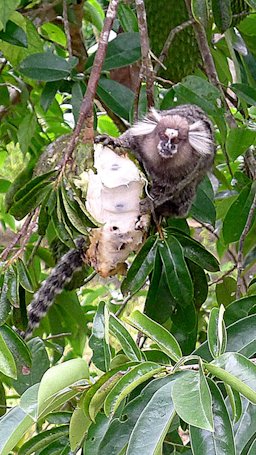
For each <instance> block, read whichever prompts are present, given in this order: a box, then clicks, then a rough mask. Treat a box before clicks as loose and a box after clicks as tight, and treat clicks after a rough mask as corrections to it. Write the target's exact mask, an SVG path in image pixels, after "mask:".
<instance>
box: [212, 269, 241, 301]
mask: <svg viewBox="0 0 256 455" xmlns="http://www.w3.org/2000/svg"><path fill="white" fill-rule="evenodd" d="M236 287H237V283H236V280H235V279H234V278H233V277H231V276H225V277H224V278H223V279H222V281H221V282H220V283H217V284H216V288H215V292H216V298H217V302H218V304H219V305H224V306H225V307H226V306H227V305H229V304H230V303H231V302H232V301H233V300H234V295H235V293H236Z"/></svg>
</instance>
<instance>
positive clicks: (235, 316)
mask: <svg viewBox="0 0 256 455" xmlns="http://www.w3.org/2000/svg"><path fill="white" fill-rule="evenodd" d="M254 307H256V295H251V296H249V297H243V298H242V299H238V300H235V301H234V302H232V303H230V304H229V305H228V306H227V308H226V311H225V314H224V320H225V323H226V325H230V324H232V323H233V322H236V321H238V320H239V319H242V318H244V317H245V316H249V314H251V312H253V308H254Z"/></svg>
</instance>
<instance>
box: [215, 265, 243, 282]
mask: <svg viewBox="0 0 256 455" xmlns="http://www.w3.org/2000/svg"><path fill="white" fill-rule="evenodd" d="M236 267H237V265H236V264H235V265H233V267H231V269H229V270H227V271H226V272H225V273H223V275H221V276H219V278H216V280H213V281H211V282H210V283H208V286H213V285H214V284H217V283H220V282H221V281H223V278H225V277H226V276H228V275H230V273H232V272H233V271H234V270H235V269H236Z"/></svg>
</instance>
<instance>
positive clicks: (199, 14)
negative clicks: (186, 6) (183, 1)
mask: <svg viewBox="0 0 256 455" xmlns="http://www.w3.org/2000/svg"><path fill="white" fill-rule="evenodd" d="M191 9H192V14H193V16H194V18H195V19H196V21H197V22H200V23H201V24H202V25H203V27H206V26H207V25H208V16H209V10H208V2H207V1H206V0H192V1H191Z"/></svg>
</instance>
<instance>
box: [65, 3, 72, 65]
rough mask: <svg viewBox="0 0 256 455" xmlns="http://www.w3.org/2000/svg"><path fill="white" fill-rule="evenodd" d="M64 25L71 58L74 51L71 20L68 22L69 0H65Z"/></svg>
mask: <svg viewBox="0 0 256 455" xmlns="http://www.w3.org/2000/svg"><path fill="white" fill-rule="evenodd" d="M63 25H64V31H65V35H66V38H67V48H68V55H69V58H71V57H72V54H73V51H72V44H71V36H70V30H69V22H68V4H67V0H63Z"/></svg>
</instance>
